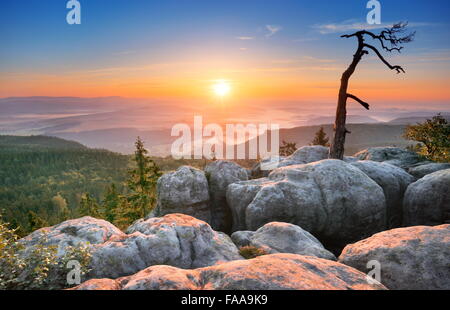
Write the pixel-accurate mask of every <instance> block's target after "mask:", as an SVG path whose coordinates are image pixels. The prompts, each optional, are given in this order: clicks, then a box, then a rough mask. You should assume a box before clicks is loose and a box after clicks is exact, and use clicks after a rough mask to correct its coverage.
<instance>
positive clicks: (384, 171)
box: [351, 160, 415, 229]
mask: <svg viewBox="0 0 450 310" xmlns="http://www.w3.org/2000/svg"><path fill="white" fill-rule="evenodd" d="M351 164H352V165H353V166H354V167H356V168H358V169H360V170H361V171H362V172H364V173H365V174H366V175H367V176H368V177H369V178H371V179H372V180H374V181H375V182H377V184H378V185H380V186H381V188H382V189H383V191H384V195H385V197H386V220H387V223H386V228H389V229H390V228H397V227H400V226H401V224H402V219H403V215H402V209H403V196H404V194H405V191H406V189H407V188H408V185H409V184H411V183H413V182H414V181H415V178H414V177H413V176H411V175H410V174H408V173H407V172H405V171H404V170H403V169H401V168H399V167H396V166H393V165H390V164H386V163H380V162H375V161H370V160H365V161H357V162H354V163H351Z"/></svg>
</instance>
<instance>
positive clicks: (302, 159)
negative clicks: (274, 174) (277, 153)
mask: <svg viewBox="0 0 450 310" xmlns="http://www.w3.org/2000/svg"><path fill="white" fill-rule="evenodd" d="M329 152H330V149H329V148H327V147H324V146H320V145H314V146H304V147H301V148H299V149H298V150H297V151H296V152H295V153H294V154H292V155H291V156H289V157H287V158H286V159H285V160H283V161H281V162H280V164H279V165H278V167H279V168H281V167H287V166H293V165H301V164H309V163H313V162H316V161H320V160H324V159H328V155H329Z"/></svg>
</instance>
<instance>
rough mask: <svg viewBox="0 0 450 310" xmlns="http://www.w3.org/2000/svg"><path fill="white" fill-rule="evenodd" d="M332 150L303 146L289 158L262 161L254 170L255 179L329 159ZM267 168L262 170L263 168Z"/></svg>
mask: <svg viewBox="0 0 450 310" xmlns="http://www.w3.org/2000/svg"><path fill="white" fill-rule="evenodd" d="M329 152H330V149H329V148H327V147H324V146H320V145H314V146H303V147H301V148H299V149H298V150H297V151H295V153H294V154H292V155H291V156H288V157H283V156H272V157H270V158H267V159H264V160H262V161H261V162H260V163H258V164H256V165H255V166H254V167H253V168H252V177H253V179H258V178H263V177H264V178H265V177H268V176H269V174H270V172H272V171H273V170H275V169H277V168H282V167H288V166H295V165H301V164H309V163H312V162H316V161H320V160H324V159H328V155H329ZM262 166H263V167H265V169H264V170H261V167H262Z"/></svg>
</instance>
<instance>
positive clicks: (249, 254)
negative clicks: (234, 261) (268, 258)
mask: <svg viewBox="0 0 450 310" xmlns="http://www.w3.org/2000/svg"><path fill="white" fill-rule="evenodd" d="M239 254H240V255H241V256H242V257H244V258H246V259H252V258H255V257H258V256H263V255H267V254H268V253H267V252H266V251H265V250H264V249H262V248H258V247H255V246H251V245H248V246H244V247H240V248H239Z"/></svg>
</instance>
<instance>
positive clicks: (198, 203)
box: [154, 166, 211, 223]
mask: <svg viewBox="0 0 450 310" xmlns="http://www.w3.org/2000/svg"><path fill="white" fill-rule="evenodd" d="M157 191H158V202H157V206H156V208H155V212H154V216H164V215H166V214H172V213H182V214H186V215H190V216H193V217H195V218H197V219H199V220H202V221H205V222H207V223H211V210H210V207H209V202H210V200H209V199H210V196H209V189H208V180H207V179H206V176H205V173H204V172H203V171H201V170H198V169H195V168H192V167H188V166H184V167H181V168H179V169H178V170H177V171H176V172H171V173H166V174H164V175H163V176H162V177H161V178H160V179H159V180H158V185H157Z"/></svg>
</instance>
